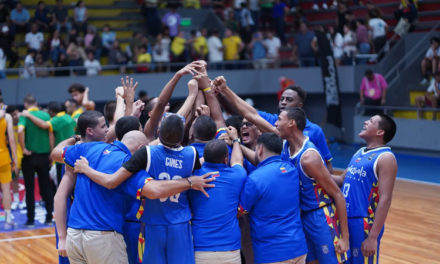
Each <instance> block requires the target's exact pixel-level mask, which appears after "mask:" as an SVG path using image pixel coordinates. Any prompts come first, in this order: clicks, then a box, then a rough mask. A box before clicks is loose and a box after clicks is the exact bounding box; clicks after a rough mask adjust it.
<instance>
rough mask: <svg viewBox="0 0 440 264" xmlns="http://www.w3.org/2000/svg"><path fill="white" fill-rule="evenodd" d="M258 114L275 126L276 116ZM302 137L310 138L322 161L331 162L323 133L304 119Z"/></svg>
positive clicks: (263, 113) (330, 155)
mask: <svg viewBox="0 0 440 264" xmlns="http://www.w3.org/2000/svg"><path fill="white" fill-rule="evenodd" d="M258 114H259V115H260V116H261V117H262V118H263V119H264V120H266V121H267V122H269V123H271V124H272V125H273V126H275V122H276V121H277V120H278V115H276V114H269V113H266V112H262V111H258ZM303 134H304V136H307V137H309V138H310V141H312V142H313V144H315V146H316V148H317V149H318V150H319V153H320V154H321V157H322V158H323V159H324V160H331V159H332V154H331V153H330V150H329V148H328V145H327V141H326V139H325V135H324V131H322V128H321V127H320V126H318V125H317V124H315V123H312V122H310V120H308V119H306V127H305V128H304V131H303Z"/></svg>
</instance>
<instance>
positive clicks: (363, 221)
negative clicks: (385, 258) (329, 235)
mask: <svg viewBox="0 0 440 264" xmlns="http://www.w3.org/2000/svg"><path fill="white" fill-rule="evenodd" d="M372 225H373V220H372V219H371V218H367V217H365V218H363V217H356V218H348V232H349V233H350V252H351V257H350V259H349V260H350V261H349V262H348V263H350V264H373V263H374V264H377V263H379V248H380V239H381V238H382V235H383V231H384V228H382V230H381V231H380V234H379V237H378V238H377V250H376V254H375V255H374V256H371V257H364V256H363V255H362V251H361V245H362V242H364V240H365V239H366V238H367V237H368V232H369V231H370V229H371V226H372Z"/></svg>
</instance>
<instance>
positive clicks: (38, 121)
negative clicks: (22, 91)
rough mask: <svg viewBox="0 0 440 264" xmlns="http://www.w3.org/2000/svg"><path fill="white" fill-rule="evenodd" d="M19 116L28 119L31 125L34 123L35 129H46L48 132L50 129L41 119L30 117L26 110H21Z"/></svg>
mask: <svg viewBox="0 0 440 264" xmlns="http://www.w3.org/2000/svg"><path fill="white" fill-rule="evenodd" d="M21 114H22V115H23V116H24V117H26V118H28V119H29V120H31V121H32V123H34V124H35V125H36V126H37V127H39V128H41V129H46V130H48V129H49V128H50V124H49V123H48V122H46V121H44V120H43V119H40V118H38V117H36V116H34V115H31V113H29V111H28V110H23V112H21Z"/></svg>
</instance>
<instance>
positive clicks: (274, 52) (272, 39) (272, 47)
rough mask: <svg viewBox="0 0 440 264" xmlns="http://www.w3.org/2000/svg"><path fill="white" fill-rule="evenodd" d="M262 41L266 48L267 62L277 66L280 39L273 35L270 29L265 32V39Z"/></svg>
mask: <svg viewBox="0 0 440 264" xmlns="http://www.w3.org/2000/svg"><path fill="white" fill-rule="evenodd" d="M264 43H265V44H266V48H267V54H266V57H267V59H268V62H269V63H270V64H271V65H272V66H273V67H274V68H277V67H278V65H279V60H280V48H281V41H280V39H279V38H277V37H276V36H274V34H273V33H272V32H271V31H268V32H267V33H266V39H265V40H264Z"/></svg>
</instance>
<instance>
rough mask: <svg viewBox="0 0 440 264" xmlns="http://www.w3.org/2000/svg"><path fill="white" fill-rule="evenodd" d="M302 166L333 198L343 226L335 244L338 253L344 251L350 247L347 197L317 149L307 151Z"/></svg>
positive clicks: (302, 159)
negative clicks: (339, 237)
mask: <svg viewBox="0 0 440 264" xmlns="http://www.w3.org/2000/svg"><path fill="white" fill-rule="evenodd" d="M300 162H301V167H302V168H303V170H304V172H305V173H306V174H307V175H308V176H309V177H312V178H314V179H315V180H316V182H318V183H319V185H321V187H322V188H323V189H324V191H325V192H326V193H327V194H328V195H329V196H330V197H332V198H333V200H334V201H335V205H336V212H337V214H338V219H339V222H340V226H341V239H339V240H338V242H337V244H336V245H335V249H336V251H337V252H338V253H344V252H346V251H347V250H348V248H349V234H348V223H347V209H346V205H345V198H344V196H343V195H342V192H341V190H340V189H339V187H338V185H337V184H336V183H335V182H334V181H333V179H332V177H331V175H330V173H329V171H328V170H327V168H326V167H325V166H324V163H323V160H322V159H321V157H320V155H319V154H318V152H316V151H312V150H309V151H306V152H305V153H304V154H303V156H302V158H301V161H300Z"/></svg>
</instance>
